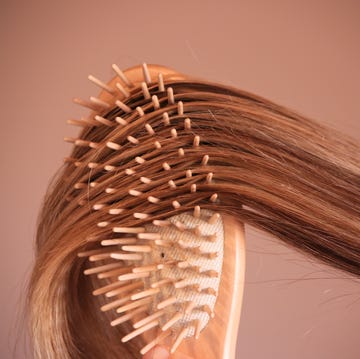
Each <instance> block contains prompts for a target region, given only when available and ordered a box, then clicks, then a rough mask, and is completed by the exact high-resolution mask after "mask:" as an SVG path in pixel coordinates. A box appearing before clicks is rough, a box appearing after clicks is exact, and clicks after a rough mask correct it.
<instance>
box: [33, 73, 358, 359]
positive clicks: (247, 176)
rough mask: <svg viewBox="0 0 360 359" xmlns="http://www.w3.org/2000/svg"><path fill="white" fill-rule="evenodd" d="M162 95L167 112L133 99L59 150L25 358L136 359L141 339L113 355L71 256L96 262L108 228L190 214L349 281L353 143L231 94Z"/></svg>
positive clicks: (210, 88) (189, 89)
mask: <svg viewBox="0 0 360 359" xmlns="http://www.w3.org/2000/svg"><path fill="white" fill-rule="evenodd" d="M166 86H167V87H171V88H172V89H173V93H174V100H175V101H174V102H173V101H169V98H168V96H167V94H166V92H164V91H159V89H158V88H157V86H156V85H151V86H150V87H149V89H150V92H151V93H152V94H155V95H157V99H158V101H159V103H157V102H155V104H154V101H151V100H149V99H144V96H143V94H142V92H141V90H140V89H138V90H136V89H134V90H133V91H132V92H131V96H130V97H129V98H128V99H127V100H126V101H124V102H125V105H126V106H124V104H122V105H121V106H116V105H115V106H113V107H112V108H110V109H108V110H107V111H105V113H103V114H102V115H101V117H98V118H97V120H94V119H93V118H90V119H88V120H87V121H86V122H85V123H84V124H83V126H84V128H83V130H82V131H81V133H80V135H79V137H78V138H77V139H73V140H71V141H72V142H74V143H75V146H74V148H73V151H72V154H71V156H70V157H69V158H67V160H66V162H65V164H64V166H63V167H62V168H61V169H60V171H59V173H58V175H57V177H56V179H55V180H54V181H53V183H52V185H51V186H50V188H49V190H48V192H47V195H46V198H45V200H44V203H43V207H42V211H41V214H40V218H39V224H38V231H37V241H36V262H35V266H34V269H33V273H32V277H31V283H30V289H29V310H30V324H31V333H32V338H33V345H34V352H35V356H36V357H39V358H45V357H46V358H100V357H101V358H105V357H106V358H119V357H121V358H135V357H137V355H138V354H136V353H137V350H134V349H135V348H138V347H139V345H140V340H137V341H136V340H135V341H132V344H126V345H124V344H122V343H121V342H120V340H119V338H120V334H121V333H122V332H123V331H124V330H126V326H119V327H110V325H109V320H110V319H109V317H111V315H113V313H111V311H110V312H107V313H101V312H100V310H99V307H100V306H101V304H103V303H102V301H103V299H102V298H101V296H93V295H91V292H92V291H93V290H95V289H96V288H98V287H99V286H101V285H104V283H105V282H104V281H101V280H99V279H97V278H94V277H92V276H85V275H84V274H83V271H84V270H86V269H87V268H91V266H90V265H89V262H88V261H87V259H86V256H80V257H78V253H79V252H85V253H87V254H91V253H94V254H96V253H101V251H102V249H101V246H100V240H101V239H103V238H111V236H114V234H113V233H112V231H111V225H121V226H134V225H139V223H141V224H144V223H147V222H149V221H150V222H151V221H152V220H154V219H164V218H167V217H170V216H171V215H174V214H176V213H180V212H182V211H188V210H190V209H192V208H193V207H194V204H199V205H201V207H202V208H205V209H209V210H216V212H219V213H220V214H224V215H231V216H233V217H236V218H237V219H238V220H239V221H241V222H244V223H246V224H249V225H251V226H254V227H256V228H259V229H261V230H263V231H265V232H267V233H269V234H271V235H273V236H274V237H277V238H278V239H279V240H281V241H283V242H285V243H286V244H288V245H289V246H291V247H293V248H296V249H297V250H300V251H301V252H303V253H305V254H307V255H308V256H310V257H312V258H316V259H317V260H319V261H322V262H324V263H326V264H328V265H330V266H333V267H336V268H338V269H340V270H342V271H345V272H347V273H351V274H353V275H355V276H359V275H360V221H359V215H360V201H359V198H360V161H359V154H360V151H359V149H360V148H359V145H358V144H357V143H355V141H353V140H352V139H350V138H348V137H347V136H345V135H343V134H340V133H338V132H336V131H335V130H333V129H329V128H326V127H325V126H323V125H321V124H319V123H318V122H316V121H314V120H311V119H309V118H306V117H304V116H302V115H300V114H298V113H296V112H294V111H291V110H289V109H288V108H286V107H283V106H280V105H277V104H275V103H273V102H271V101H269V100H267V99H265V98H262V97H259V96H256V95H253V94H251V93H248V92H245V91H241V90H238V89H236V88H231V87H228V86H224V85H219V84H215V83H208V82H205V81H198V80H194V79H187V80H182V81H170V82H167V83H166ZM139 108H140V110H139ZM141 110H142V111H141ZM142 112H143V113H142ZM99 121H100V122H99ZM164 163H166V164H167V165H168V167H167V168H166V169H167V170H164ZM189 170H191V175H188V176H186V175H185V173H188V174H189V172H186V171H189ZM144 178H145V179H149V180H144ZM150 180H151V181H150ZM169 181H170V182H169ZM169 183H170V186H169ZM192 184H196V189H197V190H196V191H195V192H194V191H189V188H190V186H191V185H192ZM130 190H135V191H138V192H136V193H137V195H136V196H134V195H130V194H129V191H130ZM149 196H151V198H156V199H158V200H159V201H158V203H157V204H156V206H155V205H152V206H150V204H151V203H150V202H149V201H147V200H146V198H148V197H149ZM209 198H210V199H211V200H209ZM174 199H176V201H177V202H178V203H179V204H181V207H180V208H177V207H176V208H175V207H174V206H173V205H172V203H173V201H174ZM109 209H115V210H113V211H112V212H111V211H109ZM134 213H147V215H148V216H147V218H143V219H138V218H135V217H134ZM104 263H105V264H106V263H108V262H106V261H105V262H104Z"/></svg>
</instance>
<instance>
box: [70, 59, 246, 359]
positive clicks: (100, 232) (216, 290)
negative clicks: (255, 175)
mask: <svg viewBox="0 0 360 359" xmlns="http://www.w3.org/2000/svg"><path fill="white" fill-rule="evenodd" d="M112 68H113V70H114V72H115V74H116V76H115V77H114V78H113V79H112V80H111V81H110V82H109V83H104V82H102V81H100V80H99V79H97V78H95V77H94V76H89V79H90V80H91V81H92V82H94V83H95V84H96V85H98V86H99V87H100V88H101V89H102V91H101V93H100V95H99V96H98V97H91V98H90V101H84V100H80V99H75V102H76V103H78V104H81V105H83V106H85V107H87V108H90V109H91V110H92V112H91V114H90V115H89V116H88V117H86V118H83V119H81V120H70V121H69V123H70V124H74V125H77V126H82V127H84V129H83V132H82V135H81V136H80V137H79V138H65V140H66V141H67V142H71V143H74V145H75V150H74V155H73V157H71V158H66V162H70V163H73V164H74V165H75V168H76V170H77V171H79V173H80V171H82V172H81V173H80V174H81V175H80V176H79V178H80V179H81V180H80V181H78V182H77V183H74V184H73V187H74V194H73V195H72V196H71V195H70V196H69V198H68V201H73V200H74V199H76V201H78V205H80V206H84V207H86V206H88V207H89V208H90V210H91V214H92V215H93V216H94V218H96V223H94V227H93V231H92V235H91V237H87V240H86V245H85V246H84V251H82V252H80V253H79V255H78V256H79V257H80V258H83V259H88V260H87V264H86V265H87V267H86V269H85V270H84V273H85V275H86V276H89V277H91V278H92V280H93V282H94V291H93V294H94V295H95V296H96V297H98V298H99V307H100V310H101V311H102V312H104V315H107V316H109V318H110V323H109V325H111V326H113V327H116V328H118V329H119V328H122V327H123V329H121V331H122V332H123V333H124V335H123V336H122V337H119V341H122V342H123V343H127V342H129V341H135V342H136V346H137V347H138V348H139V352H140V354H141V355H144V354H145V353H147V352H148V351H149V350H150V349H151V348H153V347H154V346H155V345H157V344H161V345H165V346H166V347H168V348H169V349H170V351H171V352H172V353H174V352H175V351H179V352H181V353H184V354H186V355H189V356H191V357H193V358H196V359H199V358H209V359H212V358H213V359H219V358H224V359H225V358H226V359H229V358H234V357H235V347H236V338H237V327H238V324H239V320H240V311H241V302H242V291H243V284H244V271H245V249H244V228H243V225H242V223H239V222H238V221H236V219H234V218H232V217H231V215H230V214H229V213H218V212H217V204H218V203H219V201H221V196H219V195H218V193H217V190H216V189H217V186H216V176H217V174H216V172H214V171H212V158H211V157H210V156H209V155H207V154H204V151H202V149H201V146H202V138H201V134H199V133H201V128H198V126H197V123H196V118H191V116H188V115H187V111H186V110H187V108H186V102H184V101H181V100H178V99H177V94H176V88H174V86H175V87H176V83H186V81H187V79H188V78H187V76H184V75H182V74H179V73H177V72H175V71H173V70H171V69H168V68H165V67H162V66H157V65H146V64H143V65H142V66H136V67H133V68H130V69H128V70H126V71H121V70H120V69H119V68H118V67H117V66H116V65H113V66H112ZM92 128H96V129H97V131H96V132H94V131H92ZM99 133H101V136H100V135H99ZM164 153H166V154H167V156H166V160H164V159H163V158H164V157H165V156H164ZM215 161H216V159H215ZM159 194H160V195H159ZM89 295H90V293H89ZM124 345H126V344H124ZM137 355H138V354H135V353H134V356H135V357H136V356H137Z"/></svg>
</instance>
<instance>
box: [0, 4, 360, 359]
mask: <svg viewBox="0 0 360 359" xmlns="http://www.w3.org/2000/svg"><path fill="white" fill-rule="evenodd" d="M0 20H1V22H0V29H1V31H0V41H1V50H0V51H1V55H0V64H1V67H0V71H1V77H0V79H1V80H0V86H1V131H0V139H1V141H0V146H1V152H0V153H1V166H2V170H1V177H0V181H1V187H0V188H1V198H2V201H1V207H0V208H1V226H0V231H1V232H0V234H1V251H0V256H1V259H0V276H1V303H0V308H1V322H0V357H1V358H4V359H7V358H11V357H12V353H13V346H14V343H15V339H16V337H19V340H18V347H17V350H16V352H15V354H14V357H15V358H31V354H30V353H29V352H26V345H25V344H24V336H22V335H21V333H20V334H18V333H17V331H16V328H20V329H21V328H23V326H24V324H23V322H22V321H21V314H20V315H18V312H19V311H20V308H21V301H23V300H24V299H25V294H24V291H23V288H24V286H25V284H26V279H27V275H28V273H29V271H30V267H31V263H32V258H33V255H32V243H33V239H34V231H35V223H36V217H37V212H38V210H39V206H40V203H41V199H42V196H43V194H44V192H45V189H46V186H47V183H48V181H49V179H50V177H51V176H52V175H53V174H54V173H55V171H56V169H57V168H58V167H59V166H60V164H61V162H62V158H63V157H64V156H66V155H67V154H68V153H69V150H70V147H69V145H67V144H65V143H63V140H62V139H63V137H64V136H68V135H70V136H71V135H73V134H75V133H76V130H75V129H74V128H70V127H69V126H68V125H66V120H67V119H69V118H78V117H79V116H81V115H83V114H85V112H84V110H83V109H81V108H79V107H78V106H76V105H74V104H73V103H72V102H71V98H72V97H75V96H79V97H82V98H87V97H89V96H90V95H93V94H97V91H98V89H97V88H96V87H95V86H94V85H93V84H92V83H90V82H89V81H87V79H86V78H87V75H88V74H90V73H92V74H93V75H95V76H97V77H100V78H101V79H103V80H105V81H107V80H109V79H110V78H111V77H112V76H113V74H112V72H111V64H112V63H117V64H118V65H119V66H120V67H121V68H123V69H125V68H127V67H130V66H133V65H136V64H139V63H141V62H143V61H146V62H148V63H160V64H164V65H167V66H170V67H173V68H174V69H177V70H179V71H181V72H184V73H189V74H194V75H197V76H199V77H204V78H207V79H210V80H216V81H220V82H224V83H227V84H231V85H235V86H237V87H240V88H242V89H245V90H248V91H251V92H255V93H257V94H259V95H262V96H264V97H267V98H269V99H271V100H274V101H276V102H278V103H280V104H283V105H287V106H289V107H291V108H293V109H296V110H298V111H299V112H302V113H304V114H306V115H308V116H310V117H312V118H316V119H318V120H319V121H321V122H322V123H324V124H328V125H329V126H333V127H335V128H337V129H341V130H343V131H344V132H346V133H348V134H351V135H353V136H354V137H355V138H357V139H359V138H360V125H359V93H360V91H359V90H360V88H359V84H360V67H359V64H360V41H359V35H360V21H359V20H360V3H359V1H356V0H353V1H351V0H343V1H340V0H338V1H333V0H328V1H326V0H314V1H300V0H298V1H291V0H289V1H285V0H279V1H277V0H274V1H266V0H263V1H250V0H248V1H241V0H238V1H226V0H223V1H205V0H202V1H196V0H193V1H170V0H168V1H151V2H150V1H124V0H117V1H116V0H111V1H106V0H103V1H90V0H87V1H85V0H80V1H77V0H74V1H45V0H44V1H36V0H31V1H30V0H28V1H25V0H23V1H20V0H2V1H1V2H0ZM329 220H330V219H329ZM359 297H360V290H359V280H355V279H351V278H349V276H347V275H344V274H343V273H340V272H336V271H334V270H331V269H329V268H327V267H324V266H320V265H317V264H313V263H311V262H310V261H309V260H308V259H307V258H305V257H303V256H302V255H299V254H297V253H295V252H294V251H292V250H288V249H286V248H285V247H283V246H282V245H280V244H279V243H278V241H277V240H274V239H272V238H269V237H267V236H264V235H263V234H260V233H257V232H255V231H254V230H252V229H250V228H247V276H246V287H245V297H244V305H243V311H242V321H241V324H240V330H239V337H238V351H237V358H242V359H262V358H276V359H289V358H290V359H322V358H326V359H338V358H345V359H357V358H359V357H360V346H359V339H360V338H359V332H360V331H359V327H360V301H359ZM19 317H20V319H18V318H19Z"/></svg>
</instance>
